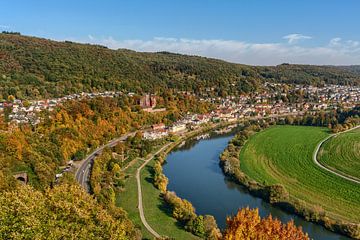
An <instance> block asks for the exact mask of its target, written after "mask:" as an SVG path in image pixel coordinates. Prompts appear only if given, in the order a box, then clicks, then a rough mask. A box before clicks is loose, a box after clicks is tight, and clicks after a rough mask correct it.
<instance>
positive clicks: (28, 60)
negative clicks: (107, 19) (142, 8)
mask: <svg viewBox="0 0 360 240" xmlns="http://www.w3.org/2000/svg"><path fill="white" fill-rule="evenodd" d="M265 81H272V82H282V83H299V84H319V85H321V84H324V83H333V84H346V85H349V84H356V85H359V84H360V66H348V67H344V66H342V67H335V66H312V65H291V64H282V65H278V66H248V65H242V64H234V63H229V62H225V61H221V60H217V59H210V58H205V57H198V56H188V55H181V54H174V53H169V52H158V53H143V52H135V51H131V50H126V49H119V50H111V49H108V48H106V47H104V46H99V45H90V44H79V43H73V42H69V41H66V42H57V41H52V40H47V39H42V38H36V37H28V36H22V35H19V34H11V33H2V34H0V99H6V98H7V96H8V95H10V94H11V95H14V96H16V97H17V98H45V97H52V96H55V97H58V96H62V95H65V94H70V93H75V92H80V91H86V92H90V91H103V90H125V91H133V92H139V93H141V92H162V91H167V90H168V89H170V88H171V89H177V90H182V91H193V92H195V93H204V92H207V91H209V89H212V92H211V93H209V94H212V95H218V96H226V95H228V94H238V93H241V92H251V91H254V90H258V89H259V88H261V86H262V83H264V82H265Z"/></svg>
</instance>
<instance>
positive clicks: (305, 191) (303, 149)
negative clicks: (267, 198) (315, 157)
mask: <svg viewBox="0 0 360 240" xmlns="http://www.w3.org/2000/svg"><path fill="white" fill-rule="evenodd" d="M329 134H330V133H329V132H328V129H326V128H319V127H301V126H277V127H272V128H269V129H267V130H264V131H262V132H259V133H257V134H255V135H253V136H251V137H250V139H249V140H248V141H247V143H246V144H245V146H244V147H243V149H242V150H241V152H240V166H241V170H242V171H243V172H244V173H245V174H247V175H248V176H249V177H250V178H252V179H254V180H256V181H257V182H259V183H265V184H267V185H270V184H282V185H283V186H284V187H285V189H286V190H287V191H288V192H289V194H290V197H291V198H293V199H298V200H300V201H301V202H303V203H304V204H306V205H307V206H309V207H313V208H316V209H320V210H325V211H326V213H327V215H328V216H330V217H332V218H335V219H338V220H345V221H350V222H356V223H359V222H360V216H359V214H358V213H359V212H360V186H359V185H358V184H356V183H353V182H350V181H348V180H345V179H342V178H340V177H338V176H336V175H333V174H331V173H329V172H327V171H325V170H323V169H321V168H320V167H318V166H316V165H315V164H314V162H313V161H312V154H313V152H314V149H315V148H316V145H317V143H318V142H320V141H321V140H322V139H324V138H325V137H327V136H328V135H329Z"/></svg>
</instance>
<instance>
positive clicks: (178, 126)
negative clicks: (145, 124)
mask: <svg viewBox="0 0 360 240" xmlns="http://www.w3.org/2000/svg"><path fill="white" fill-rule="evenodd" d="M183 131H186V125H185V124H175V125H173V126H171V127H170V128H169V132H171V133H179V132H183Z"/></svg>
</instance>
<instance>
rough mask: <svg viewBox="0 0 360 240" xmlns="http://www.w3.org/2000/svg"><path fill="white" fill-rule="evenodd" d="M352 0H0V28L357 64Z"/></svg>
mask: <svg viewBox="0 0 360 240" xmlns="http://www.w3.org/2000/svg"><path fill="white" fill-rule="evenodd" d="M359 10H360V1H357V0H346V1H344V0H316V1H315V0H312V1H311V0H301V1H300V0H299V1H295V0H262V1H261V0H237V1H236V0H222V1H221V0H207V1H205V0H203V1H201V0H197V1H195V0H181V1H180V0H172V1H170V0H167V1H165V0H142V1H140V0H122V1H121V0H106V1H99V0H87V1H85V0H76V1H75V0H72V1H70V0H61V1H53V0H37V1H35V0H1V3H0V30H7V31H10V30H12V31H19V32H21V33H22V34H24V35H33V36H39V37H46V38H51V39H55V40H65V39H68V40H73V41H78V42H90V43H98V44H103V45H107V46H109V47H111V48H115V49H116V48H131V49H134V50H138V51H161V50H166V51H173V52H180V53H186V54H196V55H203V56H209V57H216V58H221V59H225V60H228V61H232V62H240V63H246V64H254V65H274V64H279V63H282V62H291V63H310V64H360V43H359V41H360V31H359V27H358V25H359V23H360V14H359V13H358V12H359Z"/></svg>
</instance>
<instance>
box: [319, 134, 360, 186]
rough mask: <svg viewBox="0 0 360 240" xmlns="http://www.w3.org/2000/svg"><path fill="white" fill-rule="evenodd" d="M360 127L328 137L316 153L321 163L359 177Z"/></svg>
mask: <svg viewBox="0 0 360 240" xmlns="http://www.w3.org/2000/svg"><path fill="white" fill-rule="evenodd" d="M359 146H360V129H359V128H358V129H355V130H352V131H350V132H346V133H342V134H340V135H338V136H335V137H332V138H330V139H329V140H328V141H326V142H325V143H324V144H323V145H322V146H321V149H320V151H319V154H318V160H319V162H320V163H321V164H324V165H325V166H327V167H329V168H330V169H332V170H334V171H339V172H341V173H343V174H345V175H348V176H350V177H355V178H357V179H360V151H359Z"/></svg>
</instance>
